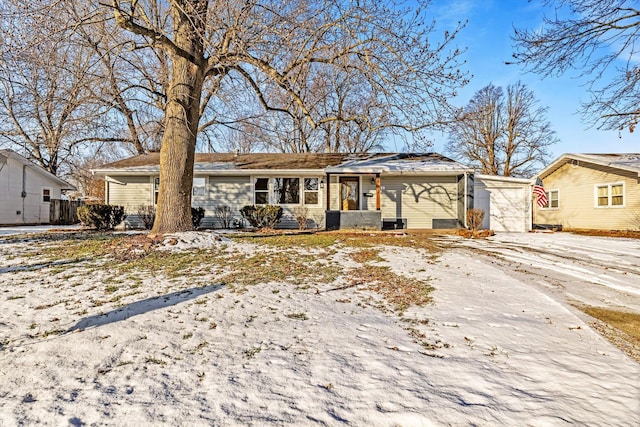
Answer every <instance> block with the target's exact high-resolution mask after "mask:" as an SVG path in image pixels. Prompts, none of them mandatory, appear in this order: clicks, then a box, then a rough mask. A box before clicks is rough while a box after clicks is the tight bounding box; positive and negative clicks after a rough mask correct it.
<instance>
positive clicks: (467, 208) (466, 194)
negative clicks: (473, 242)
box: [462, 172, 469, 228]
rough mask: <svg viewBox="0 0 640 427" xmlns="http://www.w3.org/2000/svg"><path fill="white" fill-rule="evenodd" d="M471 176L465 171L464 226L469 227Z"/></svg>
mask: <svg viewBox="0 0 640 427" xmlns="http://www.w3.org/2000/svg"><path fill="white" fill-rule="evenodd" d="M468 185H469V178H468V177H467V172H465V173H464V212H463V213H462V218H463V221H464V228H468V227H469V226H468V225H467V211H468V210H469V188H468Z"/></svg>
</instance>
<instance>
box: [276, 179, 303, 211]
mask: <svg viewBox="0 0 640 427" xmlns="http://www.w3.org/2000/svg"><path fill="white" fill-rule="evenodd" d="M273 198H274V201H275V203H278V204H281V205H286V204H298V203H300V178H274V179H273Z"/></svg>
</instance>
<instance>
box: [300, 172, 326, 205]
mask: <svg viewBox="0 0 640 427" xmlns="http://www.w3.org/2000/svg"><path fill="white" fill-rule="evenodd" d="M305 179H315V180H317V185H318V188H317V189H316V190H309V191H307V190H306V189H305V187H304V180H305ZM320 179H321V178H320V177H317V176H303V177H300V182H301V183H302V186H301V190H302V191H301V192H300V196H301V197H300V204H301V205H304V206H319V205H320V201H321V198H320ZM305 193H317V194H318V202H317V203H306V202H305V197H304V196H305Z"/></svg>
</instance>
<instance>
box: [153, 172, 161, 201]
mask: <svg viewBox="0 0 640 427" xmlns="http://www.w3.org/2000/svg"><path fill="white" fill-rule="evenodd" d="M159 189H160V177H156V178H154V179H153V204H154V205H157V204H158V190H159Z"/></svg>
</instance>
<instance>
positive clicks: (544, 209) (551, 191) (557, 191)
mask: <svg viewBox="0 0 640 427" xmlns="http://www.w3.org/2000/svg"><path fill="white" fill-rule="evenodd" d="M544 191H545V193H547V203H548V204H549V207H548V208H545V207H544V206H541V207H540V210H543V211H557V210H560V189H558V188H554V189H551V190H547V189H546V188H545V190H544ZM554 192H555V193H558V206H557V207H555V208H554V207H552V206H551V193H554Z"/></svg>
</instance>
